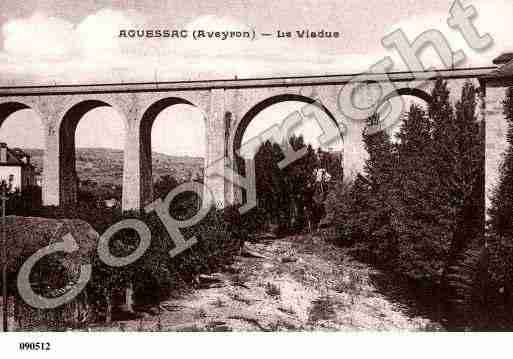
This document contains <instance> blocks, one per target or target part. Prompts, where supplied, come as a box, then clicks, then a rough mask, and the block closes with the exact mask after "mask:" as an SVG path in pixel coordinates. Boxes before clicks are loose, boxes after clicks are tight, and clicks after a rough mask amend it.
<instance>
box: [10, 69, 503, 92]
mask: <svg viewBox="0 0 513 359" xmlns="http://www.w3.org/2000/svg"><path fill="white" fill-rule="evenodd" d="M496 69H497V67H475V68H462V69H450V70H429V71H418V72H410V71H404V72H390V73H365V74H348V75H325V76H296V77H275V78H249V79H224V80H205V81H203V80H202V81H176V82H138V83H112V84H82V85H81V84H76V85H45V86H14V87H10V86H6V87H0V97H6V96H40V95H70V94H99V93H130V92H155V91H197V90H210V89H220V88H224V89H237V88H259V87H292V86H316V85H343V84H347V83H349V82H353V81H356V82H360V83H362V82H386V81H392V82H410V81H422V80H430V79H435V78H438V77H440V78H444V79H465V78H486V77H488V76H490V74H491V73H492V71H494V70H496Z"/></svg>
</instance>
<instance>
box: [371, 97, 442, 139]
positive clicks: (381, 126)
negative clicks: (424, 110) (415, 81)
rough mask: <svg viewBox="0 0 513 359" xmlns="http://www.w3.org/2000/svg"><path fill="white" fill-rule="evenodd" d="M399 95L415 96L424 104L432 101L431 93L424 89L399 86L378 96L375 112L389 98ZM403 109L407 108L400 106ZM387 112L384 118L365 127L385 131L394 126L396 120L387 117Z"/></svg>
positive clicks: (385, 103) (386, 102) (378, 110)
mask: <svg viewBox="0 0 513 359" xmlns="http://www.w3.org/2000/svg"><path fill="white" fill-rule="evenodd" d="M401 96H412V97H416V98H418V99H420V100H422V101H424V102H425V103H426V104H429V103H431V102H432V97H431V95H430V94H428V93H427V92H426V91H424V90H421V89H419V88H415V87H404V88H399V89H396V90H394V91H391V92H389V93H388V94H386V95H385V96H383V97H381V98H380V100H379V102H378V103H377V105H376V111H375V114H377V113H378V112H380V111H381V110H382V109H383V106H384V105H387V104H388V103H389V101H390V100H392V99H393V98H396V97H401ZM390 108H391V107H390V106H389V109H390ZM405 110H407V109H405V108H402V111H405ZM388 114H390V112H388ZM388 114H387V115H386V116H385V117H384V118H379V122H377V123H369V124H367V126H368V127H367V129H371V131H382V130H385V131H387V130H389V129H390V128H392V127H393V126H395V124H396V123H397V121H395V120H391V119H390V118H388V117H389V116H388ZM395 115H399V113H395ZM369 126H370V127H369Z"/></svg>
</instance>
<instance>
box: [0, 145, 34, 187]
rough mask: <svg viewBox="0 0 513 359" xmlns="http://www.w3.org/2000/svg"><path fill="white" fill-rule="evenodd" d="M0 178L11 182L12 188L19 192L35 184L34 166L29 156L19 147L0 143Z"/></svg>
mask: <svg viewBox="0 0 513 359" xmlns="http://www.w3.org/2000/svg"><path fill="white" fill-rule="evenodd" d="M0 180H2V181H3V180H5V181H7V182H11V183H12V188H13V190H19V191H20V192H21V191H23V190H24V189H25V188H27V187H30V186H36V185H37V174H36V168H35V167H34V166H33V165H32V164H31V163H30V156H29V155H27V154H26V153H25V152H23V151H22V150H20V149H19V148H15V149H10V148H8V147H7V144H6V143H0Z"/></svg>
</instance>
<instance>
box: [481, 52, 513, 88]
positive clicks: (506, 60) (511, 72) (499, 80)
mask: <svg viewBox="0 0 513 359" xmlns="http://www.w3.org/2000/svg"><path fill="white" fill-rule="evenodd" d="M493 63H494V64H496V65H502V66H499V67H498V68H497V69H495V70H493V71H492V72H490V74H488V75H487V76H485V77H484V79H485V80H486V84H487V86H489V87H506V86H512V85H513V53H512V52H508V53H504V54H502V55H500V56H499V57H497V58H496V59H494V60H493Z"/></svg>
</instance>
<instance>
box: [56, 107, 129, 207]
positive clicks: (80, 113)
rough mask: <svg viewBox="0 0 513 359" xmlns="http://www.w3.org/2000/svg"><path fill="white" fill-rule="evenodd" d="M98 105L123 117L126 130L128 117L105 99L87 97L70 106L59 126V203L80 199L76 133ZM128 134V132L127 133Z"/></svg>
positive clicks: (74, 201)
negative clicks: (111, 109) (79, 124)
mask: <svg viewBox="0 0 513 359" xmlns="http://www.w3.org/2000/svg"><path fill="white" fill-rule="evenodd" d="M98 107H111V108H113V109H114V110H115V111H116V112H118V113H119V114H120V116H121V118H123V119H124V120H123V123H124V125H125V132H126V125H127V123H126V119H125V117H124V116H122V113H120V112H119V111H118V110H117V109H116V107H114V106H112V105H111V104H110V103H107V102H105V101H103V100H97V99H85V100H82V101H80V102H78V103H75V104H74V105H73V106H71V107H70V108H68V109H67V110H66V112H65V113H64V115H63V116H62V118H61V119H60V123H59V126H58V136H59V202H60V203H59V204H60V206H64V207H67V206H74V205H76V204H77V201H78V176H77V173H76V158H75V133H76V129H77V126H78V123H79V122H80V120H81V119H82V118H83V117H84V115H85V114H86V113H88V112H89V111H91V110H93V109H95V108H98ZM125 135H126V134H125Z"/></svg>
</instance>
